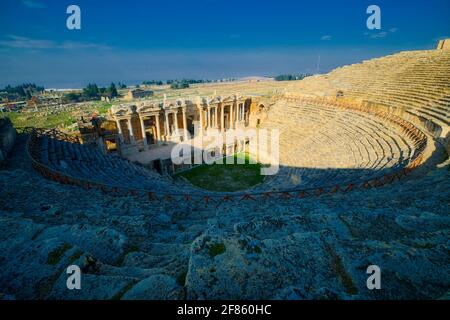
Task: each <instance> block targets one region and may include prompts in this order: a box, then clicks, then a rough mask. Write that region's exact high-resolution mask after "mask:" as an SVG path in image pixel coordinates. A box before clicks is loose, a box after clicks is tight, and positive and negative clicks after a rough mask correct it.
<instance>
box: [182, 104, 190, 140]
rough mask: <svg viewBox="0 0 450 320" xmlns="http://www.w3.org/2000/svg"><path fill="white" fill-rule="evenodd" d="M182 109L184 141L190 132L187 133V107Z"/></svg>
mask: <svg viewBox="0 0 450 320" xmlns="http://www.w3.org/2000/svg"><path fill="white" fill-rule="evenodd" d="M181 111H182V112H183V132H184V141H186V140H187V139H188V134H187V129H188V128H187V121H186V108H183V109H181Z"/></svg>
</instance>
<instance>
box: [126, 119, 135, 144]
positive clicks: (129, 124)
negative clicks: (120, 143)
mask: <svg viewBox="0 0 450 320" xmlns="http://www.w3.org/2000/svg"><path fill="white" fill-rule="evenodd" d="M127 120H128V130H129V131H130V143H134V134H133V127H132V125H131V117H129V118H128V119H127Z"/></svg>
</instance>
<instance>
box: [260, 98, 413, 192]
mask: <svg viewBox="0 0 450 320" xmlns="http://www.w3.org/2000/svg"><path fill="white" fill-rule="evenodd" d="M262 128H265V129H269V130H273V129H278V130H280V146H279V150H280V159H279V160H280V170H279V172H278V174H277V175H275V176H273V177H269V179H268V181H267V183H266V184H265V185H262V186H260V187H259V188H258V189H271V190H285V189H292V188H299V187H301V188H315V187H321V186H330V185H336V184H345V183H350V182H360V181H365V180H370V179H373V178H376V177H379V176H383V175H385V174H388V173H392V172H393V171H394V170H397V169H399V168H402V167H405V166H406V165H407V164H408V163H409V161H410V160H411V158H412V157H413V155H414V152H415V149H416V144H417V141H415V140H414V139H411V138H409V137H408V136H406V135H405V134H404V133H402V132H401V128H399V126H397V125H396V124H394V123H390V122H389V121H385V120H382V119H380V118H378V117H377V116H376V115H372V114H369V113H365V112H358V111H355V110H345V109H339V108H336V107H334V106H326V105H317V104H311V103H307V102H301V101H300V102H292V101H291V102H290V101H288V100H280V101H278V102H277V103H276V104H275V105H274V106H273V107H272V109H271V111H270V113H269V116H268V117H267V120H266V121H264V122H263V123H262Z"/></svg>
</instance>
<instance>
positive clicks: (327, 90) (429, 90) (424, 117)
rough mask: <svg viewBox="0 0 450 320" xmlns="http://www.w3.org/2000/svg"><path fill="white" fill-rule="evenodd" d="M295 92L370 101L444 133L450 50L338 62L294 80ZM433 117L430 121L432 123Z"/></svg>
mask: <svg viewBox="0 0 450 320" xmlns="http://www.w3.org/2000/svg"><path fill="white" fill-rule="evenodd" d="M290 91H292V92H302V93H303V94H311V95H317V96H334V95H335V94H336V93H337V92H338V91H342V93H343V95H344V96H345V97H350V98H354V99H358V100H360V101H370V102H372V103H378V104H382V105H385V106H386V107H387V108H391V109H396V110H397V111H399V112H400V113H401V114H402V117H403V118H405V119H407V120H410V121H413V122H415V123H417V124H421V125H423V126H424V127H425V128H427V129H429V131H431V132H430V133H432V134H433V135H434V136H435V137H441V138H445V137H446V136H447V134H448V133H449V125H450V50H421V51H405V52H400V53H397V54H393V55H389V56H386V57H381V58H376V59H371V60H367V61H363V62H362V63H357V64H353V65H348V66H344V67H340V68H337V69H335V70H333V71H331V72H330V73H328V74H326V75H318V76H312V77H308V78H306V79H304V80H302V81H299V82H297V83H295V84H293V85H292V86H291V88H290ZM430 123H431V124H432V126H431V127H430Z"/></svg>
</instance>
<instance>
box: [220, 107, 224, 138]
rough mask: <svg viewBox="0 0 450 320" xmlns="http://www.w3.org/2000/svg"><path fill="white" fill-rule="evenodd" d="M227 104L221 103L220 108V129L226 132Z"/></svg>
mask: <svg viewBox="0 0 450 320" xmlns="http://www.w3.org/2000/svg"><path fill="white" fill-rule="evenodd" d="M224 111H225V106H224V105H221V108H220V131H222V132H224V131H225V130H224V126H225V112H224Z"/></svg>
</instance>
